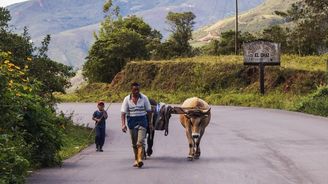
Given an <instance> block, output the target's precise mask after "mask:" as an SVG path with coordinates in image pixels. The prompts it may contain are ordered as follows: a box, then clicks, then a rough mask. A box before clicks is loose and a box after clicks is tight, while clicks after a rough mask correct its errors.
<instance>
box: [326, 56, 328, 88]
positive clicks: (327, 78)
mask: <svg viewBox="0 0 328 184" xmlns="http://www.w3.org/2000/svg"><path fill="white" fill-rule="evenodd" d="M326 85H328V60H326Z"/></svg>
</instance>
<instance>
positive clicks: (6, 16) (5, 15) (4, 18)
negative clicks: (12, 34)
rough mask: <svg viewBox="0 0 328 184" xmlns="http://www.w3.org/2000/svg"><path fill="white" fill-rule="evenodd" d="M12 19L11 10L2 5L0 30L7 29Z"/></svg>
mask: <svg viewBox="0 0 328 184" xmlns="http://www.w3.org/2000/svg"><path fill="white" fill-rule="evenodd" d="M10 20H11V16H10V12H9V11H8V10H7V9H6V8H3V7H0V30H5V29H7V28H8V22H9V21H10Z"/></svg>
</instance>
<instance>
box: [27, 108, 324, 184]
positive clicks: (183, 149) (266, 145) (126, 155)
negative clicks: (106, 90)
mask: <svg viewBox="0 0 328 184" xmlns="http://www.w3.org/2000/svg"><path fill="white" fill-rule="evenodd" d="M94 106H95V104H61V105H59V109H61V110H64V112H69V111H72V110H73V109H74V110H75V113H76V115H75V120H76V121H78V122H80V123H81V122H84V123H88V122H89V123H91V121H90V115H91V113H92V112H93V110H95V107H94ZM119 108H120V104H113V105H112V106H111V108H110V118H109V121H108V126H107V134H108V137H107V139H106V144H105V146H104V150H105V151H104V152H103V153H98V152H95V148H94V146H91V147H89V148H87V149H86V150H84V151H83V152H81V153H80V154H78V155H76V156H74V157H73V158H71V159H68V160H66V161H65V162H64V165H63V167H62V168H52V169H43V170H40V171H36V172H35V173H33V174H32V176H31V177H29V178H28V182H27V183H47V184H61V183H65V184H85V183H95V184H129V183H131V184H154V183H156V184H171V183H172V184H178V183H181V184H186V183H188V184H194V183H195V184H219V183H220V184H221V183H222V184H256V183H258V184H264V183H265V184H270V183H272V184H289V183H294V184H310V183H313V184H327V183H328V119H326V118H321V117H316V116H310V115H304V114H300V113H292V112H285V111H279V110H267V109H254V108H240V107H213V108H212V113H213V116H212V121H211V123H210V125H209V127H208V128H207V130H206V133H205V135H204V138H203V140H202V144H201V147H202V156H201V158H200V160H196V161H193V162H189V161H187V159H186V157H187V153H188V144H187V138H186V137H185V133H184V129H183V128H182V126H181V125H180V123H178V117H177V116H173V118H172V120H171V124H170V134H169V136H168V137H165V136H164V135H163V132H157V134H156V137H155V145H154V154H153V157H151V158H150V159H149V160H146V161H145V166H144V167H143V168H142V169H137V168H132V167H131V165H132V162H133V160H132V150H131V148H130V142H129V141H130V140H129V136H128V135H127V134H123V133H122V132H121V130H120V120H119V118H120V116H119Z"/></svg>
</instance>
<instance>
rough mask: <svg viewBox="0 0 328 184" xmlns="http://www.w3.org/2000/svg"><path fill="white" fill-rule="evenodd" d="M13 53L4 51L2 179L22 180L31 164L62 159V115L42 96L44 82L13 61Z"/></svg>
mask: <svg viewBox="0 0 328 184" xmlns="http://www.w3.org/2000/svg"><path fill="white" fill-rule="evenodd" d="M10 55H11V54H10V53H3V52H0V58H6V59H4V60H3V61H0V99H1V100H0V112H1V114H0V122H1V124H0V133H1V135H2V136H1V138H0V161H1V162H0V170H1V182H2V183H22V182H23V181H24V176H25V175H26V172H27V169H28V166H30V167H34V168H35V167H40V166H53V165H57V164H59V163H60V161H61V159H60V157H59V150H60V148H61V144H62V140H61V139H62V138H61V137H62V136H61V129H60V127H61V119H60V118H58V117H57V116H56V113H55V111H54V109H53V107H52V105H51V104H50V103H49V100H48V99H45V98H44V97H40V96H39V94H40V83H38V82H37V81H34V80H30V79H29V78H28V77H27V74H26V73H27V72H28V68H29V67H28V64H29V62H30V61H28V60H26V66H25V67H24V68H23V69H22V68H20V67H19V66H17V65H15V64H13V63H12V62H11V61H10Z"/></svg>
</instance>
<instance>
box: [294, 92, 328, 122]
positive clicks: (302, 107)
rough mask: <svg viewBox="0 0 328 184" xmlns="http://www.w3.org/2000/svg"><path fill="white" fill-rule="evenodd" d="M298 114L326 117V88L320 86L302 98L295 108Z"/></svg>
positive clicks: (327, 104)
mask: <svg viewBox="0 0 328 184" xmlns="http://www.w3.org/2000/svg"><path fill="white" fill-rule="evenodd" d="M297 110H298V111H300V112H306V113H310V114H315V115H320V116H328V86H321V87H319V88H318V90H317V91H316V92H314V93H313V94H311V95H309V96H307V97H306V98H304V100H303V101H302V102H301V103H300V104H299V105H298V106H297Z"/></svg>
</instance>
